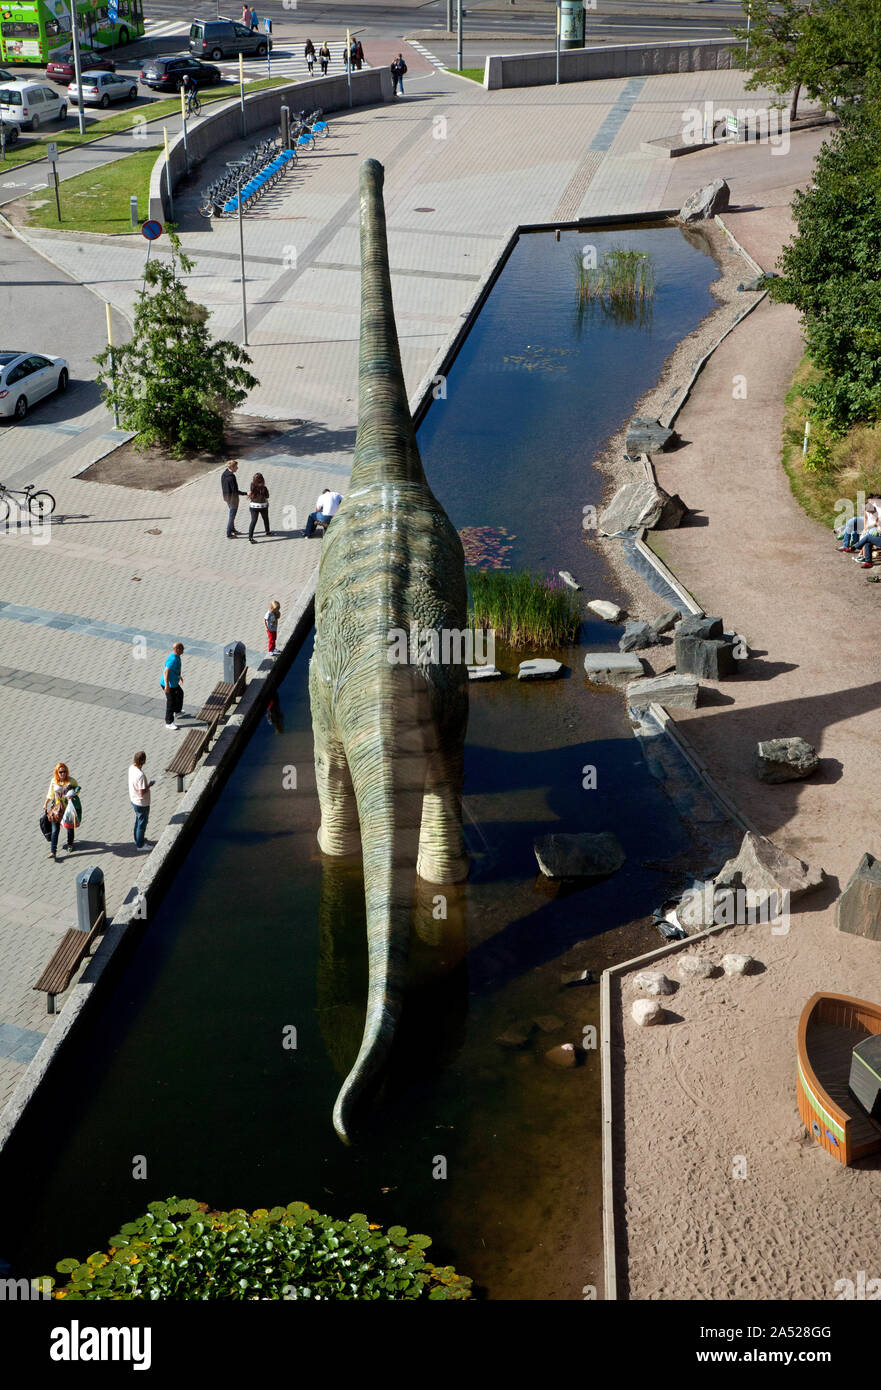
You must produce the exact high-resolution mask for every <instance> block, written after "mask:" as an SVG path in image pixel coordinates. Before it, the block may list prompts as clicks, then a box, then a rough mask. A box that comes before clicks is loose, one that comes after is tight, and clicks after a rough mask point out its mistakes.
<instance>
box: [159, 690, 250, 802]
mask: <svg viewBox="0 0 881 1390" xmlns="http://www.w3.org/2000/svg"><path fill="white" fill-rule="evenodd" d="M247 679H248V668H247V666H246V667H245V668H244V669H243V671H242V674H241V675H240V676H239V678H238V680H237V681H218V683H217V685H215V687H214V689H213V690H212V692H211V694H210V695H209V696H208V699H207V700H206V701H205V703H204V705H203V706H202V708H201V709H200V710H199V713H198V716H197V718H198V721H199V723H200V724H204V725H205V727H204V728H198V727H193V728H192V729H189V730H188V731H187V735H186V738H185V739H184V741H183V743H181V744H180V746H179V748H178V750H177V752H176V753H175V755H174V757H173V758H172V760H171V762H170V763H169V764H168V766H167V767H166V769H165V771H166V772H171V773H173V774H174V776H175V777H176V778H177V789H178V791H179V792H182V791H183V789H184V778H185V777H188V776H189V774H190V773H191V772H195V770H196V768H197V766H198V763H199V759H200V758H201V757H202V754H203V753H204V752H205V751H206V749H207V747H208V744H209V743H210V742H211V739H212V738H213V737H214V734H215V732H216V730H217V725H218V724H219V723H220V721H221V719H222V718H223V716H224V715H225V714H226V712H227V710H228V709H229V707H230V705H231V704H232V703H233V701H234V700H237V699H238V698H239V697H240V696H241V694H242V692H243V691H244V689H245V684H246V682H247Z"/></svg>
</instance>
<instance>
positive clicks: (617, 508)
mask: <svg viewBox="0 0 881 1390" xmlns="http://www.w3.org/2000/svg"><path fill="white" fill-rule="evenodd" d="M687 510H688V508H687V507H686V506H685V503H684V502H683V501H682V499H681V498H680V497H676V498H671V496H670V494H669V492H665V491H664V489H663V488H662V487H658V486H657V484H656V483H653V482H651V481H650V480H649V479H648V478H640V479H638V480H637V481H636V482H632V483H625V484H624V485H623V487H619V489H618V491H617V492H616V493H615V495H614V497H613V498H612V500H611V502H610V503H609V505H608V507H606V508H605V510H604V511H603V512H602V514H601V516H600V522H599V531H600V535H601V536H617V535H618V534H619V533H620V532H623V531H635V530H637V529H638V528H639V527H640V526H644V527H646V529H647V530H649V531H652V530H655V529H656V528H659V529H661V530H670V529H671V527H673V526H678V525H679V522H680V521H681V520H682V517H683V516H684V515H685V512H686V511H687ZM677 518H678V519H677Z"/></svg>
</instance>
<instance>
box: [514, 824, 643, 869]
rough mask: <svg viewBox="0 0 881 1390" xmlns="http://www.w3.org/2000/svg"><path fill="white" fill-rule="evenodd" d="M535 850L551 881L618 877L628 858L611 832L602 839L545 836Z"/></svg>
mask: <svg viewBox="0 0 881 1390" xmlns="http://www.w3.org/2000/svg"><path fill="white" fill-rule="evenodd" d="M533 849H534V850H535V857H536V859H537V860H538V867H539V868H540V869H541V871H542V873H543V874H545V875H546V877H547V878H605V877H607V876H608V875H609V874H614V873H617V871H618V869H620V868H621V865H622V864H623V863H624V860H625V859H626V857H627V856H626V855H625V853H624V850H623V849H622V847H621V841H620V840H619V839H618V836H617V835H613V834H612V832H611V831H610V830H604V831H602V832H601V833H600V834H599V835H589V834H576V835H564V834H555V835H542V836H541V838H540V839H538V840H536V841H535V842H534V844H533Z"/></svg>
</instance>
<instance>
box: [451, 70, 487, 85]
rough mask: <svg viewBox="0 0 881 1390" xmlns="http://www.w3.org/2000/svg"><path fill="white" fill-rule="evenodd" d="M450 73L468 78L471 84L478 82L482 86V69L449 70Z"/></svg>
mask: <svg viewBox="0 0 881 1390" xmlns="http://www.w3.org/2000/svg"><path fill="white" fill-rule="evenodd" d="M450 72H455V73H458V75H459V77H470V78H471V81H472V82H479V83H480V85H481V87H482V86H483V72H484V70H483V68H450Z"/></svg>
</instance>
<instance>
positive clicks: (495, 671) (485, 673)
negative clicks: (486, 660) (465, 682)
mask: <svg viewBox="0 0 881 1390" xmlns="http://www.w3.org/2000/svg"><path fill="white" fill-rule="evenodd" d="M501 674H502V673H501V671H500V670H499V668H498V666H469V667H468V679H469V680H470V681H495V680H499V679H500V677H501Z"/></svg>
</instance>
